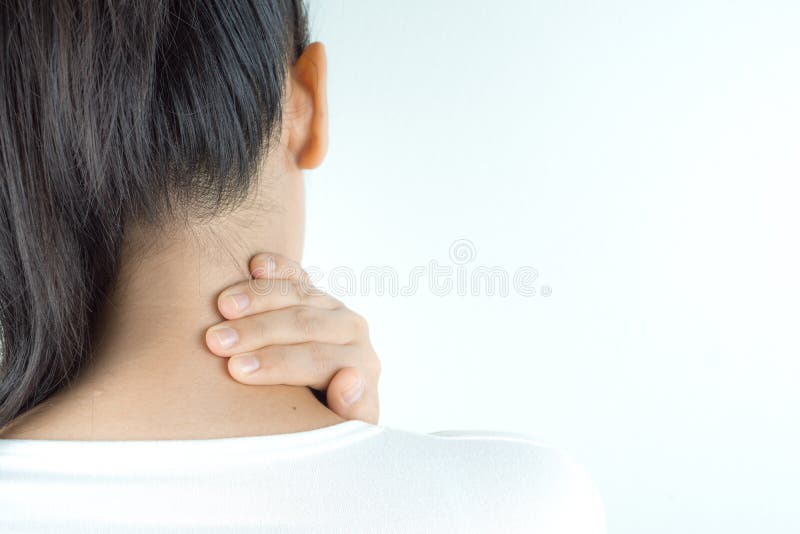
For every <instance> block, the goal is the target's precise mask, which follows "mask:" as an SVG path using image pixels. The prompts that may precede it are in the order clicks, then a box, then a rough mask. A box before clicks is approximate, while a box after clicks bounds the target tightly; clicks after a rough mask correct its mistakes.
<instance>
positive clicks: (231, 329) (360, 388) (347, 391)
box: [206, 253, 381, 424]
mask: <svg viewBox="0 0 800 534" xmlns="http://www.w3.org/2000/svg"><path fill="white" fill-rule="evenodd" d="M250 273H251V279H250V280H247V281H244V282H240V283H238V284H235V285H233V286H230V287H228V288H226V289H225V290H224V291H222V292H221V293H220V295H219V297H218V299H217V307H218V308H219V311H220V313H221V314H222V316H223V317H225V318H226V319H227V320H226V321H223V322H221V323H219V324H216V325H214V326H212V327H211V328H209V329H208V330H207V331H206V344H207V345H208V348H209V349H210V350H211V352H213V353H214V354H216V355H217V356H222V357H228V358H230V359H229V360H228V371H229V372H230V374H231V376H232V377H233V378H234V379H235V380H237V381H238V382H241V383H243V384H253V385H267V384H287V385H297V386H309V387H311V388H314V389H316V390H320V391H325V395H326V399H327V405H328V408H330V409H331V410H333V411H334V412H335V413H336V414H337V415H339V416H340V417H343V418H345V419H360V420H362V421H366V422H368V423H372V424H377V422H378V412H379V402H378V380H379V378H380V373H381V365H380V360H379V359H378V356H377V354H376V353H375V351H374V349H373V348H372V345H371V344H370V341H369V332H368V327H367V322H366V321H365V320H364V318H363V317H361V316H360V315H358V314H356V313H354V312H353V311H351V310H349V309H348V308H346V307H345V306H344V304H342V303H341V302H340V301H338V300H337V299H335V298H333V297H332V296H330V295H328V294H326V293H324V292H322V291H320V290H319V289H317V288H315V287H313V286H312V285H311V283H310V281H309V278H308V275H307V273H306V272H305V271H304V270H303V269H302V268H301V267H300V265H299V264H297V263H296V262H294V261H292V260H289V259H288V258H285V257H283V256H281V255H278V254H272V253H268V254H258V255H257V256H255V257H254V258H253V259H252V260H251V261H250Z"/></svg>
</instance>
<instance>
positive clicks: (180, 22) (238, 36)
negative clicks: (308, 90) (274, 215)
mask: <svg viewBox="0 0 800 534" xmlns="http://www.w3.org/2000/svg"><path fill="white" fill-rule="evenodd" d="M306 28H307V26H306V16H305V10H304V8H303V6H302V0H261V1H259V0H191V1H188V0H114V1H108V0H6V1H4V2H2V3H1V4H0V36H2V40H3V46H4V50H3V52H2V60H0V61H2V64H0V175H1V176H0V350H2V353H1V355H0V427H1V426H3V425H5V424H7V423H8V422H10V421H11V420H12V419H13V418H14V417H16V416H17V415H19V414H21V413H22V412H24V411H26V410H27V409H30V408H32V407H33V406H35V405H37V404H39V403H40V402H42V401H43V400H45V399H46V398H47V397H48V396H50V395H51V394H52V393H54V392H55V391H57V390H58V389H59V388H60V387H62V386H64V385H65V384H67V383H68V382H69V380H70V379H71V378H72V377H74V376H75V374H76V373H77V372H78V371H79V370H80V369H81V367H82V366H83V365H84V363H86V361H88V359H89V358H90V357H91V351H92V346H91V336H90V333H91V327H92V324H93V323H94V321H95V314H96V312H97V311H98V309H99V304H100V302H101V300H102V299H103V297H104V296H105V295H106V293H107V291H108V290H109V287H110V284H111V283H112V282H113V280H114V278H115V276H116V273H117V270H118V263H119V256H120V247H121V244H122V239H123V236H124V230H125V228H126V225H128V224H129V223H130V222H131V221H134V220H138V221H147V222H151V223H157V222H158V221H160V220H163V219H164V218H165V217H167V216H168V215H173V214H175V213H177V212H178V211H180V210H187V209H189V208H191V209H192V210H193V211H194V212H195V213H206V214H209V215H210V214H213V213H215V212H216V210H219V209H223V208H229V207H233V206H235V205H236V204H237V203H238V202H240V201H241V200H243V199H244V198H245V197H246V196H247V194H248V192H249V190H250V188H251V181H252V179H253V176H254V173H255V170H256V167H257V165H258V162H259V159H260V157H261V156H262V155H263V154H264V153H266V152H267V151H268V150H269V145H270V141H271V140H273V139H274V137H275V135H276V134H277V133H278V128H279V125H280V120H281V104H282V99H283V93H284V87H285V85H284V84H285V80H286V76H287V68H288V66H289V64H290V63H291V62H293V61H294V60H295V59H297V57H298V55H299V54H300V52H302V50H303V48H304V47H305V46H306V45H307V41H308V36H307V29H306Z"/></svg>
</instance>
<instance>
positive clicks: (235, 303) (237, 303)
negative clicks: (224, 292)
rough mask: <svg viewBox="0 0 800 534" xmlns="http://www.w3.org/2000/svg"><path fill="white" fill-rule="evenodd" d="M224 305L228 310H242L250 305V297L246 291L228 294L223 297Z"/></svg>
mask: <svg viewBox="0 0 800 534" xmlns="http://www.w3.org/2000/svg"><path fill="white" fill-rule="evenodd" d="M222 305H223V306H224V307H225V308H226V309H227V310H228V311H234V312H242V311H244V310H246V309H247V307H248V306H249V305H250V297H248V296H247V295H246V294H244V293H237V294H236V295H228V296H227V297H225V298H223V299H222Z"/></svg>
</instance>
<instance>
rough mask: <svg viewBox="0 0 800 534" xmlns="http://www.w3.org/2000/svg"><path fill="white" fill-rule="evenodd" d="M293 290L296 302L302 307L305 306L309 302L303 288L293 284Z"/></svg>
mask: <svg viewBox="0 0 800 534" xmlns="http://www.w3.org/2000/svg"><path fill="white" fill-rule="evenodd" d="M292 288H293V290H294V295H295V301H296V302H297V303H298V304H300V305H305V304H306V303H307V302H308V293H306V291H305V289H303V286H302V285H301V284H298V283H293V284H292Z"/></svg>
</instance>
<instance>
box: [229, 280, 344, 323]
mask: <svg viewBox="0 0 800 534" xmlns="http://www.w3.org/2000/svg"><path fill="white" fill-rule="evenodd" d="M290 306H311V307H316V308H324V309H328V310H335V309H336V308H341V307H343V306H344V305H343V304H342V303H341V302H340V301H339V300H337V299H335V298H333V297H332V296H330V295H328V294H326V293H323V292H322V291H319V290H318V289H315V288H308V287H307V286H305V285H304V284H302V283H298V282H297V281H295V280H287V279H280V278H278V279H259V280H255V279H252V280H248V281H246V282H240V283H238V284H235V285H233V286H231V287H229V288H227V289H226V290H225V291H223V292H222V293H220V295H219V298H218V299H217V308H219V311H220V313H222V316H223V317H225V318H226V319H236V318H239V317H244V316H246V315H253V314H255V313H261V312H265V311H269V310H277V309H279V308H288V307H290Z"/></svg>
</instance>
